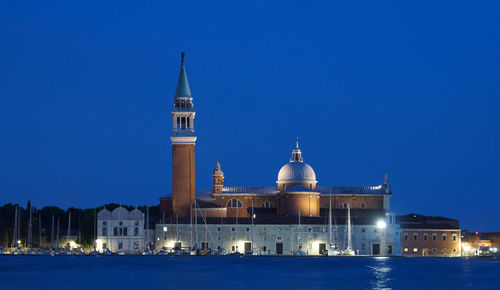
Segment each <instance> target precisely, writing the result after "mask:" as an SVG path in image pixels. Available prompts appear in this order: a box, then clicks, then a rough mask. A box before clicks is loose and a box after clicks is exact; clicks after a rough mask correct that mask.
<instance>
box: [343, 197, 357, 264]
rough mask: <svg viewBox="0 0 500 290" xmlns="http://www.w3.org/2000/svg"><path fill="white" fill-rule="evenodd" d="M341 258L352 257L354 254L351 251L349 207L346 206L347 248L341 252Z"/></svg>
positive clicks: (348, 205)
mask: <svg viewBox="0 0 500 290" xmlns="http://www.w3.org/2000/svg"><path fill="white" fill-rule="evenodd" d="M341 255H342V256H354V255H356V253H355V252H354V250H353V249H352V226H351V205H350V204H349V203H348V204H347V247H346V248H345V249H343V250H342V251H341Z"/></svg>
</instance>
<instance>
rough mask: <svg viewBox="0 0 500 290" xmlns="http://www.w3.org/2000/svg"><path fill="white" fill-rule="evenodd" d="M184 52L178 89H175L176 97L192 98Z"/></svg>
mask: <svg viewBox="0 0 500 290" xmlns="http://www.w3.org/2000/svg"><path fill="white" fill-rule="evenodd" d="M184 54H185V53H184V52H182V54H181V55H182V60H181V71H180V72H179V79H178V80H177V89H175V97H176V98H191V90H190V89H189V84H188V79H187V75H186V68H185V67H184Z"/></svg>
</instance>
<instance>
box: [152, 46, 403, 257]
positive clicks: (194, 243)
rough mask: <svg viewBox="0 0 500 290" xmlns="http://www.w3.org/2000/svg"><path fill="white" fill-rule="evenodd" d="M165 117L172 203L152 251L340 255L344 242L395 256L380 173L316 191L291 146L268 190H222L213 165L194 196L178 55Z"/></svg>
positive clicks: (166, 201) (394, 230) (189, 123)
mask: <svg viewBox="0 0 500 290" xmlns="http://www.w3.org/2000/svg"><path fill="white" fill-rule="evenodd" d="M171 114H172V121H173V122H172V126H173V130H172V136H171V138H170V139H171V142H172V179H173V180H172V181H173V183H172V184H173V185H172V196H165V197H161V198H160V210H161V211H162V214H163V215H164V216H166V217H167V219H166V222H165V224H158V225H157V228H156V238H155V242H156V247H157V249H162V248H172V247H176V248H179V247H186V248H191V249H192V248H211V249H213V248H219V249H221V248H224V249H225V250H227V251H229V252H231V251H233V252H235V251H239V252H242V251H243V250H245V251H247V250H249V249H250V250H251V251H255V252H259V253H260V254H290V253H293V252H295V251H296V250H305V251H307V253H308V254H321V253H322V251H324V250H325V248H326V247H327V246H326V245H331V244H332V243H335V246H336V247H338V248H343V247H345V246H346V241H347V240H349V242H350V243H351V244H350V245H349V246H351V245H352V247H353V249H354V251H356V252H357V253H359V254H364V255H396V254H400V252H401V251H400V242H399V241H400V239H399V228H398V226H397V225H396V223H395V219H394V215H393V214H392V213H391V212H390V211H389V209H390V198H391V196H392V191H391V187H390V184H389V181H388V178H387V174H386V175H385V178H384V179H383V182H382V183H381V184H379V185H375V186H362V187H338V186H323V185H321V184H318V181H317V179H316V173H315V171H314V169H313V168H312V167H311V166H310V165H309V164H307V163H306V162H305V161H304V158H303V156H302V150H301V148H300V146H299V142H298V141H297V142H296V144H295V147H294V148H293V149H292V152H291V158H290V160H289V161H288V162H287V163H285V164H284V165H283V166H282V167H281V168H280V169H279V171H278V175H277V179H276V180H275V185H274V186H270V187H238V186H226V185H225V184H224V183H225V179H224V172H223V171H222V167H221V164H220V162H219V161H217V162H216V166H215V169H214V170H213V172H212V182H213V186H212V189H211V190H210V191H209V192H207V191H202V190H196V183H195V181H196V179H195V143H196V139H197V137H196V135H195V131H194V117H195V111H194V103H193V97H192V95H191V91H190V88H189V84H188V80H187V74H186V69H185V65H184V54H183V55H182V61H181V68H180V73H179V78H178V81H177V89H176V93H175V96H174V106H173V109H172V113H171ZM199 194H202V195H203V196H202V197H200V196H198V197H197V195H199ZM167 221H168V222H167ZM381 222H383V224H384V227H383V228H381V227H380V224H381ZM377 225H378V227H377ZM385 225H387V227H385Z"/></svg>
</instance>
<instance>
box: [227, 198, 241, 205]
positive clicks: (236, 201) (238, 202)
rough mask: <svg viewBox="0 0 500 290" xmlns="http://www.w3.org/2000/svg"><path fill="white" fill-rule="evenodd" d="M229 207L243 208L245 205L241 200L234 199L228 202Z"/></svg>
mask: <svg viewBox="0 0 500 290" xmlns="http://www.w3.org/2000/svg"><path fill="white" fill-rule="evenodd" d="M227 207H243V204H242V203H241V201H240V200H239V199H236V198H233V199H231V200H230V201H228V202H227Z"/></svg>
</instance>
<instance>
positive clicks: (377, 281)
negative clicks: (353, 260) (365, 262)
mask: <svg viewBox="0 0 500 290" xmlns="http://www.w3.org/2000/svg"><path fill="white" fill-rule="evenodd" d="M389 263H390V259H389V258H388V257H376V258H374V263H373V264H372V265H370V266H368V268H370V271H371V273H372V279H371V281H370V283H371V287H372V289H391V287H390V286H389V282H390V280H391V278H390V277H389V274H390V272H391V271H392V268H391V265H390V264H389Z"/></svg>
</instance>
